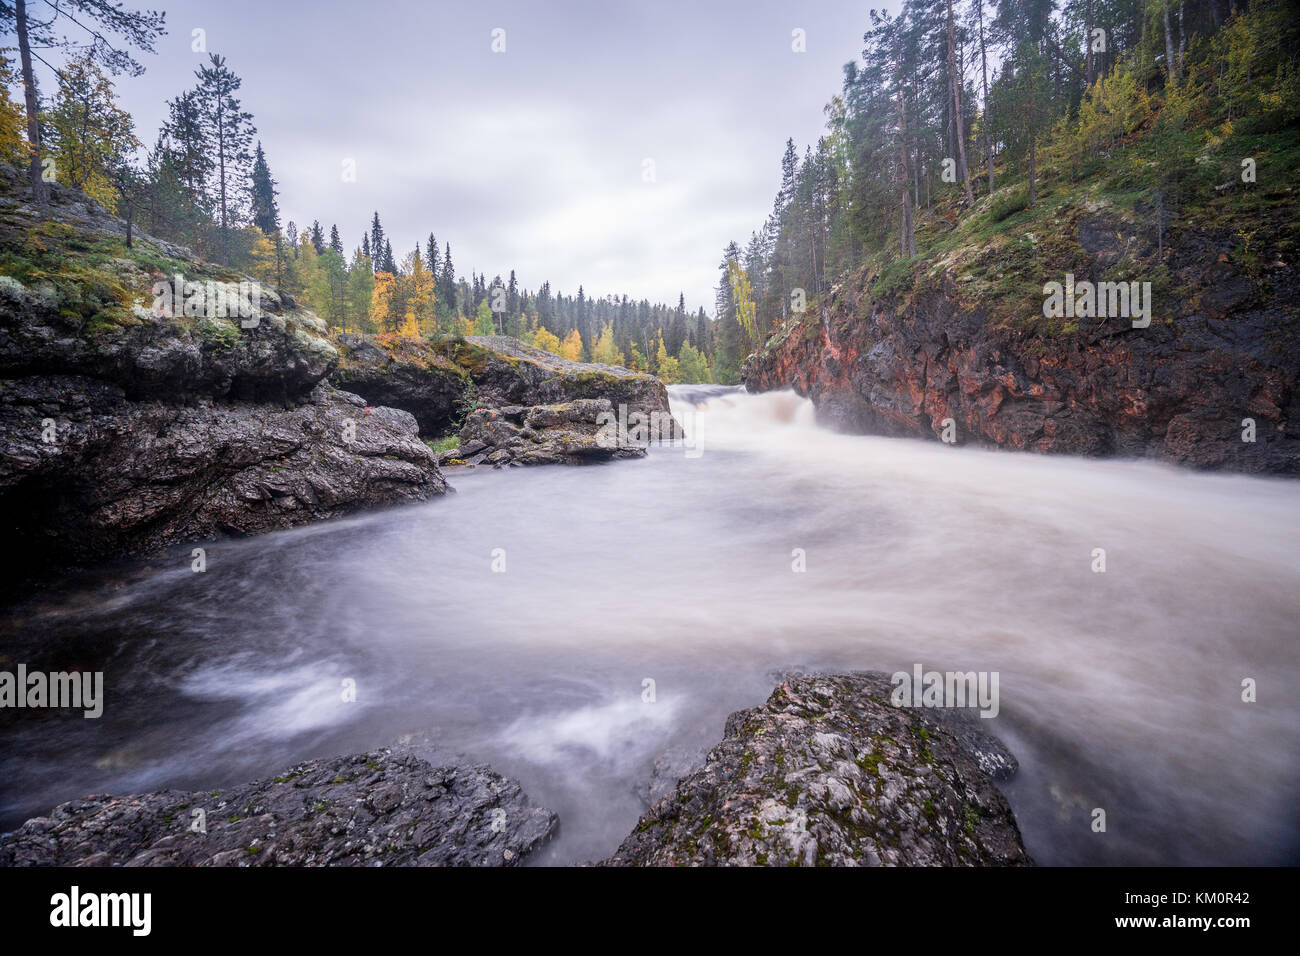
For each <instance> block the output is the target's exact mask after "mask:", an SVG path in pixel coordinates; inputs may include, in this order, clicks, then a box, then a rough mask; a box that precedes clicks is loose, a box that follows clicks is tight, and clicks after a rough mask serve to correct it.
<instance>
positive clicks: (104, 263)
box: [0, 170, 447, 575]
mask: <svg viewBox="0 0 1300 956" xmlns="http://www.w3.org/2000/svg"><path fill="white" fill-rule="evenodd" d="M0 172H2V171H0ZM10 172H12V170H10ZM0 184H3V185H4V186H5V187H6V189H7V190H8V192H6V194H5V195H4V196H2V197H0V198H3V199H4V200H5V202H3V203H0V244H2V245H3V246H4V247H5V248H6V249H7V250H8V251H9V255H10V260H9V262H10V265H9V266H7V267H6V271H7V272H8V273H9V274H6V275H4V276H0V516H3V522H4V525H5V530H6V532H7V533H8V534H9V535H10V536H12V537H14V538H15V539H16V540H22V541H24V542H25V547H26V549H27V550H26V552H25V555H26V560H25V565H26V568H25V569H26V570H27V571H28V572H29V573H31V574H33V575H39V574H41V573H43V572H45V571H48V570H51V569H53V568H54V567H59V566H66V565H68V564H80V563H85V562H93V561H98V560H103V559H107V558H119V557H123V556H127V555H133V554H138V553H143V552H147V551H151V550H156V549H158V548H161V547H164V546H166V545H170V544H174V543H178V542H182V541H190V540H195V539H203V538H209V537H212V536H214V535H220V534H252V533H256V532H262V531H268V530H272V529H275V528H285V527H289V526H292V525H296V524H301V523H305V522H309V521H316V520H320V519H323V518H330V517H334V516H337V515H341V514H344V513H347V512H350V511H355V510H358V509H362V508H369V507H375V506H379V505H387V504H394V503H398V502H404V501H412V500H423V499H426V498H429V497H431V496H433V495H438V494H441V493H443V492H444V491H445V490H446V487H447V486H446V482H445V481H444V479H443V477H442V475H441V473H440V471H439V470H438V467H437V461H436V458H435V456H434V455H433V453H432V452H431V451H430V450H429V448H428V447H427V445H425V444H424V443H423V442H422V441H420V440H419V437H418V430H417V424H416V420H415V419H414V418H413V417H412V416H411V415H410V414H408V413H407V412H403V411H399V410H397V409H392V408H382V407H367V405H366V403H365V402H364V401H363V400H362V399H360V398H358V397H357V396H355V395H352V394H349V393H346V392H341V391H339V390H337V389H335V388H333V387H332V386H330V384H329V382H328V380H327V375H328V374H329V372H330V371H331V370H332V369H333V368H334V366H335V364H336V362H337V360H338V354H337V351H336V350H335V348H334V346H333V345H332V344H331V343H330V341H329V339H328V338H327V336H326V334H325V325H324V323H323V322H322V321H321V320H320V319H318V318H317V317H315V316H314V315H312V314H311V313H310V312H307V311H305V310H303V309H301V308H300V307H299V306H298V305H297V303H296V302H294V301H293V299H292V298H290V297H288V296H281V295H279V294H277V293H276V292H275V291H274V290H271V289H269V288H265V287H263V288H262V289H261V290H260V300H259V302H258V304H257V308H256V310H255V312H254V313H253V314H251V315H249V316H247V317H244V316H240V317H210V316H208V315H204V314H200V315H184V314H183V312H184V310H183V309H182V310H174V309H168V308H165V307H163V308H156V307H155V306H156V304H157V303H156V302H155V296H154V289H153V287H154V284H155V283H157V282H162V283H164V284H166V285H168V286H172V285H175V284H176V283H177V280H176V277H177V276H180V277H181V279H180V282H181V283H182V284H183V283H190V282H198V283H204V284H206V283H207V282H214V283H234V282H238V281H239V280H240V278H241V277H240V276H238V275H237V274H234V273H229V272H227V271H225V270H221V269H220V268H219V267H215V266H212V265H211V264H208V263H204V262H201V261H199V260H197V259H195V258H194V257H193V256H192V255H191V254H190V253H189V252H188V250H184V249H181V248H179V247H176V246H172V245H170V244H168V243H164V242H161V241H158V240H154V239H152V238H150V237H148V236H143V235H140V234H136V236H135V237H134V238H135V242H134V246H133V248H132V249H131V250H129V251H128V250H126V249H125V247H124V246H123V245H122V242H121V240H120V232H121V231H122V227H121V224H120V221H119V220H115V219H113V218H112V217H110V216H108V215H107V214H106V213H104V212H103V210H102V209H99V207H98V206H96V205H95V204H94V203H93V202H92V201H90V200H88V199H86V198H85V197H84V196H81V194H80V193H76V192H74V191H71V190H66V189H62V188H60V187H57V186H55V187H54V188H53V190H52V202H51V207H50V209H49V210H48V211H47V212H46V213H44V214H41V215H37V214H36V213H35V212H34V211H33V210H32V208H31V207H30V206H29V205H27V204H25V203H23V202H22V201H21V195H22V194H21V188H20V187H16V186H15V185H14V184H13V183H12V182H11V181H9V180H8V179H7V178H6V177H4V176H0ZM114 223H117V224H118V227H119V228H118V229H116V230H115V229H114V228H113V224H114ZM210 311H215V310H210Z"/></svg>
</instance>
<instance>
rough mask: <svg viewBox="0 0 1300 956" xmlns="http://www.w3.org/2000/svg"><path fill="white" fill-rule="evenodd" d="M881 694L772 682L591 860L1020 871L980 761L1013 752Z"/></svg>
mask: <svg viewBox="0 0 1300 956" xmlns="http://www.w3.org/2000/svg"><path fill="white" fill-rule="evenodd" d="M891 689H892V686H891V684H890V682H889V678H888V676H887V675H884V674H840V675H813V676H800V677H792V678H789V679H786V680H784V681H783V682H782V683H781V684H780V685H778V686H777V688H776V689H775V690H774V691H773V692H772V695H771V697H769V698H768V700H767V702H766V703H765V704H763V705H762V706H760V707H755V708H751V709H749V710H742V711H737V712H736V713H734V714H732V715H731V717H729V718H728V720H727V726H726V739H724V740H723V741H722V743H720V744H718V745H717V746H716V747H714V748H713V749H712V750H711V751H710V752H709V754H708V757H707V759H706V762H705V764H704V766H703V768H702V769H699V770H697V771H695V772H694V773H691V774H690V775H689V776H687V777H685V778H684V779H682V780H681V781H680V782H679V783H678V784H677V786H676V787H675V788H674V789H672V790H671V791H669V792H668V793H666V794H665V795H664V796H662V797H661V798H660V799H659V800H658V802H657V803H655V805H654V806H653V807H652V808H651V809H650V810H649V811H648V812H646V813H645V814H644V815H643V816H642V817H641V819H640V820H639V821H638V823H637V826H636V829H635V830H634V831H633V832H632V834H631V835H629V836H628V838H627V839H626V840H624V841H623V843H622V845H620V846H619V848H618V850H617V851H616V852H615V853H614V855H613V856H611V857H610V858H609V859H608V860H606V861H604V864H603V865H607V866H711V865H740V866H745V865H758V866H882V865H891V866H892V865H912V866H962V865H965V866H1024V865H1031V864H1032V861H1031V860H1030V858H1029V856H1028V854H1027V853H1026V852H1025V848H1024V845H1023V844H1022V842H1021V838H1020V831H1019V829H1018V827H1017V826H1016V822H1015V818H1014V817H1013V815H1012V812H1011V808H1010V806H1009V805H1008V804H1007V801H1006V798H1005V797H1003V795H1002V793H1001V792H1000V791H999V790H998V789H997V787H996V786H995V785H994V783H993V779H992V777H990V776H989V775H988V774H987V773H986V772H985V771H984V770H983V769H981V767H982V766H986V767H988V768H989V769H990V770H994V771H996V772H999V773H1002V774H1006V773H1009V772H1013V771H1014V758H1011V757H1010V754H1009V753H1007V752H1006V750H1005V748H1004V747H1002V746H1001V744H1000V743H998V742H996V741H995V740H993V738H991V737H989V736H988V735H987V734H984V733H982V732H981V731H979V730H978V729H977V728H976V727H974V726H972V725H970V724H969V721H968V718H967V717H966V716H965V715H953V714H942V713H940V712H937V711H929V710H926V709H922V708H898V707H894V706H893V705H892V704H891V703H890V691H891ZM953 727H956V728H957V729H958V733H957V734H954V733H953V731H952V729H950V728H953Z"/></svg>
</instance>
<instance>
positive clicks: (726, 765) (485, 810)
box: [0, 674, 1032, 866]
mask: <svg viewBox="0 0 1300 956" xmlns="http://www.w3.org/2000/svg"><path fill="white" fill-rule="evenodd" d="M890 690H891V686H890V683H889V679H888V677H887V676H886V675H883V674H839V675H809V676H800V677H792V678H789V679H787V680H784V681H782V682H781V683H780V684H779V685H778V686H777V687H776V689H775V690H774V691H773V692H772V695H771V696H770V697H769V698H768V700H767V701H766V702H765V703H764V704H762V705H760V706H758V707H754V708H750V709H748V710H742V711H738V712H736V713H734V714H732V715H731V716H730V717H729V718H728V720H727V725H726V730H725V739H724V740H723V741H722V742H721V743H719V744H718V745H717V746H716V747H714V748H713V749H712V750H711V751H710V752H709V753H708V755H707V756H706V757H705V758H704V760H703V764H702V766H699V767H698V768H696V769H689V770H687V772H686V775H685V776H684V777H683V778H682V779H681V780H680V781H678V782H677V784H676V785H675V786H673V787H671V788H664V787H662V786H659V785H658V783H657V782H656V781H651V782H650V784H649V785H650V787H651V788H652V790H653V792H655V793H656V794H657V801H656V802H655V803H654V805H653V806H652V807H651V808H650V809H649V810H648V811H647V812H646V813H645V814H644V815H643V816H642V817H641V819H640V821H638V823H637V825H636V827H635V829H634V830H633V832H632V833H631V834H629V835H628V837H627V838H626V839H625V840H624V841H623V843H622V845H621V846H619V848H618V849H617V851H616V852H615V853H614V855H613V856H611V857H610V858H609V859H608V860H606V861H604V863H603V864H602V865H606V866H681V865H689V866H717V865H728V866H864V865H865V866H933V865H939V866H957V865H965V866H1023V865H1030V864H1031V863H1032V861H1031V860H1030V859H1029V856H1028V854H1027V853H1026V852H1025V848H1024V846H1023V844H1022V842H1021V839H1020V831H1019V829H1018V828H1017V826H1016V822H1015V818H1014V816H1013V815H1012V812H1011V809H1010V807H1009V806H1008V805H1007V802H1006V799H1005V798H1004V797H1003V796H1002V794H1001V792H1000V791H999V790H998V789H997V786H996V781H999V780H1005V779H1008V778H1009V777H1010V776H1011V775H1012V774H1014V773H1015V771H1016V761H1015V758H1014V757H1013V756H1012V755H1011V754H1010V753H1009V752H1008V751H1007V750H1006V748H1005V747H1004V746H1002V744H1001V743H1000V742H999V741H997V740H996V739H995V738H993V737H990V736H989V735H987V734H986V733H984V732H983V729H982V728H981V727H979V726H978V718H971V717H969V716H968V715H967V712H965V711H957V710H950V711H945V710H933V709H913V708H898V707H894V706H893V705H892V704H891V703H890V700H889V695H890ZM688 762H689V763H692V764H693V763H695V762H694V761H688ZM197 811H201V813H200V812H197ZM200 817H201V818H202V820H203V821H204V828H205V829H206V832H198V831H197V830H196V829H195V822H194V821H195V820H196V819H199V818H200ZM558 824H559V821H558V820H557V818H556V816H555V814H554V813H552V812H551V811H549V810H546V809H543V808H537V807H533V806H532V805H531V804H530V803H529V802H528V799H527V797H526V796H525V795H524V793H523V791H522V790H521V788H520V787H519V785H518V784H517V783H516V782H514V781H512V780H508V779H505V778H503V777H501V776H499V775H498V774H496V773H494V772H493V771H492V770H491V769H490V768H487V767H483V766H468V765H446V766H438V767H435V766H433V765H432V764H431V763H430V762H428V761H425V760H423V759H421V758H420V757H418V756H416V755H415V754H414V753H412V752H409V751H398V752H394V751H390V750H383V751H378V752H375V753H369V754H358V755H352V756H347V757H338V758H334V759H330V760H317V761H310V762H307V763H303V764H299V765H297V766H295V767H292V768H290V769H288V770H286V771H285V772H284V773H283V774H281V775H280V776H277V777H275V778H273V779H270V780H263V781H258V782H254V783H250V784H247V785H244V786H241V787H235V788H233V789H229V790H223V791H212V792H197V793H181V792H176V791H160V792H157V793H150V794H143V795H135V796H124V797H113V796H107V795H92V796H88V797H85V798H83V799H80V800H74V801H71V802H69V803H65V804H63V805H61V806H59V807H56V808H55V809H54V810H53V811H51V813H50V814H49V815H47V816H43V817H37V818H35V819H32V820H29V821H27V822H26V823H25V824H24V825H23V826H22V827H20V828H19V829H18V830H17V831H15V832H14V833H11V834H6V835H4V836H3V837H0V866H59V865H117V864H125V865H133V866H173V865H211V866H272V865H280V866H326V865H391V866H406V865H419V866H426V865H449V866H456V865H468V866H513V865H517V864H518V863H520V862H521V861H522V860H523V859H524V858H525V857H526V856H527V854H528V853H530V852H532V851H533V850H535V849H536V848H537V847H538V846H540V845H541V844H543V843H544V842H545V841H546V840H547V839H549V837H550V836H551V835H552V834H553V833H554V832H555V829H556V827H557V826H558Z"/></svg>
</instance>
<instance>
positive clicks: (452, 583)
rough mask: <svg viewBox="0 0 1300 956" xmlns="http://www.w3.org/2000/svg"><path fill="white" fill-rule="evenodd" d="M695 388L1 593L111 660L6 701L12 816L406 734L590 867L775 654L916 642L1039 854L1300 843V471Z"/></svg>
mask: <svg viewBox="0 0 1300 956" xmlns="http://www.w3.org/2000/svg"><path fill="white" fill-rule="evenodd" d="M672 398H673V408H674V412H675V413H677V414H678V415H679V417H680V418H682V419H683V420H684V421H685V422H686V423H687V426H688V428H690V429H691V430H692V434H693V435H694V436H695V438H696V441H697V443H696V447H695V448H694V449H687V448H683V447H670V446H661V447H657V448H654V449H652V451H651V453H650V455H649V456H648V457H647V458H646V459H644V460H639V461H622V462H617V463H613V464H609V465H601V466H592V467H586V468H559V467H552V468H537V469H510V470H505V471H497V472H493V471H478V472H474V473H461V474H452V475H450V476H449V477H450V478H451V481H452V483H453V484H454V485H455V487H456V489H457V493H456V494H453V495H448V496H446V497H445V498H444V499H441V500H436V501H432V502H429V503H427V504H419V505H413V506H408V507H404V508H400V509H394V510H389V511H383V512H379V513H370V514H365V515H361V516H356V517H351V518H346V519H343V520H339V521H334V522H328V523H324V524H320V525H315V526H309V527H304V528H300V529H295V530H291V531H286V532H279V533H275V534H270V535H266V536H263V537H257V538H250V539H243V540H237V541H229V542H221V543H214V544H211V545H210V546H208V548H207V556H206V570H205V571H204V572H203V573H195V572H194V571H193V570H192V569H191V558H190V551H189V549H188V548H186V549H183V550H181V551H178V552H175V553H172V554H169V555H167V556H165V557H163V558H159V559H154V560H150V561H147V562H132V563H126V564H122V565H118V566H115V567H112V568H107V569H102V570H100V571H98V572H97V573H96V574H95V575H94V576H93V577H84V578H77V579H75V580H72V581H69V582H64V583H60V584H56V585H55V586H54V587H53V588H52V589H50V590H48V591H45V592H42V593H40V594H38V595H36V596H35V597H31V598H28V599H26V600H24V601H23V602H22V603H20V604H17V605H14V606H12V607H11V608H9V609H8V610H7V611H5V612H4V614H3V617H2V620H0V626H2V627H3V631H0V641H2V642H3V643H0V655H3V657H4V658H5V666H7V667H8V666H12V664H13V663H16V662H19V661H26V662H27V663H28V664H29V666H32V667H36V666H38V665H39V664H40V663H41V662H44V663H45V664H46V665H47V666H49V667H56V666H63V667H67V666H80V667H93V668H99V669H103V670H104V671H105V674H106V676H105V685H106V688H107V702H106V706H105V711H104V715H103V716H102V717H101V718H99V719H98V720H87V719H83V718H81V717H80V716H79V715H77V716H72V715H69V714H67V713H66V712H62V713H59V712H48V711H47V712H32V711H24V712H17V711H8V712H7V713H6V714H5V715H4V720H3V723H2V724H0V727H2V728H3V738H2V739H3V746H2V748H0V828H4V829H10V828H12V827H13V826H14V825H16V824H17V823H19V822H21V821H22V820H23V819H25V818H26V817H28V816H33V815H36V814H37V813H41V812H44V811H46V810H48V809H49V808H50V807H52V806H53V805H55V804H56V803H59V802H61V801H64V800H68V799H72V798H75V797H77V796H80V795H82V794H85V793H89V792H129V791H139V790H153V789H161V788H164V787H171V788H176V789H203V790H208V789H219V788H221V787H225V786H229V785H231V784H234V783H239V782H244V781H247V780H252V779H255V778H265V777H268V776H271V775H273V774H275V773H278V772H279V771H281V770H282V769H283V768H285V767H287V766H289V765H290V764H291V763H293V762H295V761H298V760H301V759H305V758H309V757H314V756H325V755H330V754H336V753H344V752H354V751H361V750H365V749H368V748H374V747H378V746H383V745H387V744H392V743H393V742H395V741H397V740H399V739H405V740H415V741H416V742H417V743H418V744H419V745H420V746H422V747H424V748H425V749H426V751H427V752H429V753H430V754H431V755H435V756H436V755H456V754H462V755H464V757H465V758H467V759H470V760H472V761H473V762H486V763H489V764H491V765H492V766H493V767H494V768H496V769H497V770H499V771H501V772H502V773H505V774H508V775H511V776H514V777H516V778H517V779H519V780H520V781H521V783H522V784H523V786H524V789H525V790H526V792H528V794H529V795H530V797H531V798H532V799H533V801H534V802H536V803H540V804H542V805H545V806H549V807H551V808H552V809H553V810H555V811H556V812H557V813H558V814H559V816H560V820H561V829H560V832H559V835H558V836H557V838H556V839H555V840H554V841H552V843H551V844H549V845H548V846H547V847H546V848H545V849H544V850H543V851H541V852H540V853H539V854H538V855H537V856H536V857H535V859H534V862H536V863H568V862H574V861H579V860H589V859H598V858H600V857H603V856H605V855H607V854H608V853H610V852H612V851H613V849H614V848H615V846H616V845H617V844H618V842H619V841H620V840H621V838H622V837H623V836H624V835H626V834H627V833H628V832H629V831H630V830H631V829H632V827H633V826H634V824H635V822H636V819H637V816H638V815H639V813H640V812H641V811H642V809H643V804H642V802H641V796H640V791H643V790H644V787H645V784H646V782H647V780H648V778H649V773H650V767H651V765H652V764H653V762H654V760H655V758H656V757H657V756H658V755H659V754H661V753H664V752H665V751H669V752H673V753H683V752H686V753H689V752H692V751H695V750H702V749H704V748H707V747H709V746H711V745H712V744H714V743H716V742H717V741H718V740H719V739H720V738H721V735H722V727H723V723H724V721H725V719H726V716H727V714H728V713H730V712H731V711H733V710H737V709H739V708H742V707H747V706H753V705H755V704H757V703H759V702H761V701H762V700H764V699H765V698H766V696H767V694H768V693H769V692H770V691H771V688H772V686H773V683H774V681H775V679H776V676H775V675H776V673H777V672H782V671H788V670H790V669H798V668H802V669H806V670H863V669H869V670H883V671H888V672H893V671H896V670H908V671H910V670H911V669H912V667H913V665H915V664H918V663H919V664H921V665H922V666H923V667H924V668H925V669H927V670H940V671H945V670H958V671H971V670H975V671H989V672H996V673H997V674H998V675H999V693H1000V702H999V714H998V716H997V717H996V718H994V719H991V720H987V721H984V722H983V723H985V724H986V725H988V726H989V727H990V728H991V729H992V730H993V731H994V732H995V733H997V734H998V735H999V736H1000V737H1001V738H1002V739H1003V740H1004V741H1005V742H1006V743H1007V744H1008V746H1009V747H1010V748H1011V750H1012V751H1013V752H1014V753H1015V754H1016V755H1017V757H1018V758H1019V760H1020V764H1021V767H1020V772H1019V774H1018V775H1017V776H1016V778H1015V779H1014V780H1012V781H1011V782H1010V783H1008V784H1005V785H1004V787H1003V789H1004V790H1005V792H1006V793H1007V796H1008V799H1009V800H1010V802H1011V805H1012V807H1013V809H1014V810H1015V812H1016V816H1017V819H1018V821H1019V823H1020V827H1021V830H1022V832H1023V834H1024V838H1025V843H1026V846H1027V848H1028V849H1029V851H1030V853H1031V854H1032V855H1033V856H1034V858H1035V859H1036V860H1037V861H1038V862H1039V863H1042V864H1049V865H1050V864H1140V865H1141V864H1279V863H1290V864H1295V863H1300V799H1298V797H1300V695H1298V694H1297V692H1296V688H1297V687H1298V686H1300V641H1298V636H1300V546H1298V545H1300V482H1295V481H1287V480H1280V479H1265V478H1253V477H1244V476H1238V475H1215V474H1199V473H1193V472H1189V471H1185V470H1179V469H1176V468H1173V467H1170V466H1166V465H1161V464H1156V463H1151V462H1135V461H1114V460H1111V461H1095V460H1085V459H1079V458H1065V457H1045V456H1038V455H1031V454H1022V453H1013V452H1000V451H989V450H979V449H973V448H963V447H960V446H957V447H950V446H946V445H943V444H941V443H938V442H923V441H917V440H910V439H887V438H875V437H859V436H845V435H838V434H833V433H831V432H829V431H826V430H823V429H820V428H818V427H817V426H816V425H815V424H814V423H813V414H812V408H811V405H810V404H809V403H808V402H806V401H804V400H802V399H800V398H798V397H797V396H795V395H793V394H792V393H774V394H766V395H758V396H751V395H747V394H745V393H743V392H741V391H738V390H726V389H718V388H694V389H693V388H688V387H680V386H679V387H674V388H673V389H672ZM1098 548H1101V549H1104V551H1105V571H1104V572H1101V573H1099V572H1097V571H1095V570H1094V566H1095V565H1096V562H1097V558H1096V557H1095V555H1094V549H1098ZM797 549H799V551H797ZM800 552H801V553H800ZM800 564H802V565H803V567H804V568H805V570H803V571H796V570H794V568H795V567H796V566H798V565H800ZM494 566H495V569H494ZM1248 678H1249V679H1253V680H1254V681H1255V682H1256V687H1257V695H1258V699H1257V700H1256V701H1255V702H1253V703H1250V702H1244V701H1243V700H1242V694H1243V687H1242V682H1243V680H1245V679H1248ZM345 680H352V681H355V686H356V700H355V701H344V700H343V697H344V694H343V693H341V690H340V688H341V687H342V686H343V682H344V681H345ZM647 680H652V681H653V682H654V684H653V689H654V694H653V698H654V699H653V701H650V700H648V699H647V698H649V696H650V694H649V693H648V691H647V690H646V688H647V687H648V686H649V685H647V684H646V683H645V682H646V681H647ZM1096 808H1100V809H1103V810H1105V820H1106V829H1105V832H1094V828H1093V821H1094V819H1095V815H1094V812H1093V811H1094V809H1096Z"/></svg>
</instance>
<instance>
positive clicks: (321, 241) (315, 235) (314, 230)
mask: <svg viewBox="0 0 1300 956" xmlns="http://www.w3.org/2000/svg"><path fill="white" fill-rule="evenodd" d="M311 244H312V246H313V247H314V248H315V250H316V255H320V254H321V253H322V252H324V251H325V233H323V232H322V231H321V228H320V220H319V219H313V220H312V221H311Z"/></svg>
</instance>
